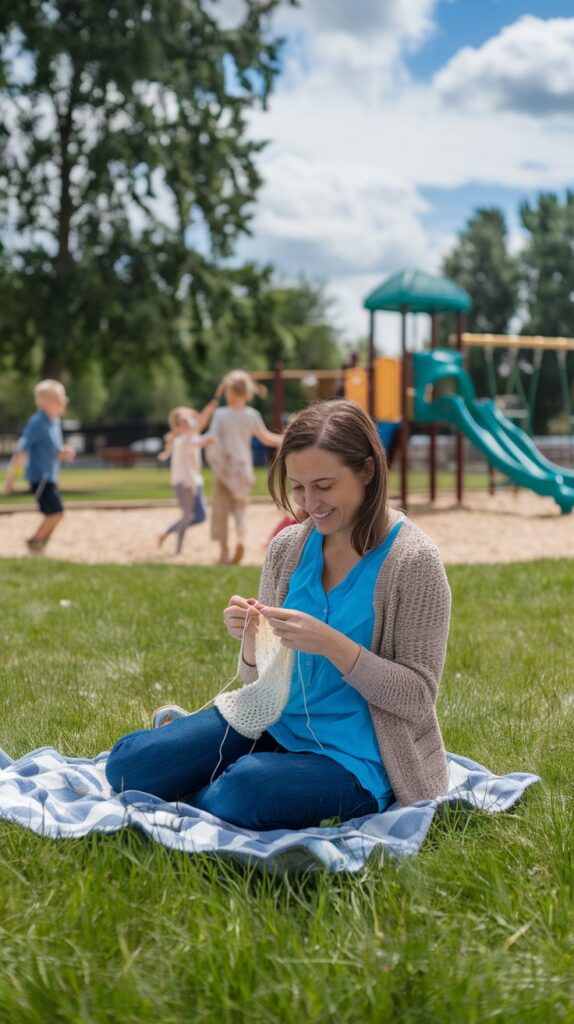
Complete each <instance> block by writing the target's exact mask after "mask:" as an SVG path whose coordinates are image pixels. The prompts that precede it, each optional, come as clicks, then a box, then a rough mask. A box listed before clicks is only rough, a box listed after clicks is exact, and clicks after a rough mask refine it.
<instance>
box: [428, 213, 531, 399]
mask: <svg viewBox="0 0 574 1024" xmlns="http://www.w3.org/2000/svg"><path fill="white" fill-rule="evenodd" d="M506 235H507V231H506V223H505V219H504V215H503V213H502V211H501V210H498V209H496V208H495V207H492V208H485V209H478V210H476V212H475V213H474V215H473V216H472V217H471V218H470V220H469V221H468V223H467V224H466V227H465V228H464V229H463V230H462V231H461V232H460V233H459V236H458V241H457V243H456V245H455V247H454V249H453V250H452V252H450V253H449V255H448V256H447V257H446V258H445V260H444V262H443V273H444V274H446V275H447V277H450V278H452V280H453V281H456V282H457V284H459V285H460V286H461V287H462V288H464V289H465V290H466V291H467V292H468V293H469V295H470V296H471V298H472V309H471V310H470V311H469V313H468V314H467V321H466V326H467V330H469V331H473V332H476V333H478V334H485V333H490V334H504V333H505V332H506V331H507V329H508V324H509V321H510V320H511V318H512V316H513V315H514V313H515V312H516V307H517V300H518V285H519V275H518V264H517V261H516V259H515V258H514V257H512V256H511V255H510V253H509V252H508V249H507V241H506ZM469 369H470V372H471V375H472V377H473V379H474V382H475V385H476V387H477V390H478V391H479V393H482V394H484V393H485V391H486V390H487V381H486V367H485V364H484V354H483V352H482V350H480V349H470V350H469Z"/></svg>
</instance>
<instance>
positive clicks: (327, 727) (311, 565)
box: [268, 521, 402, 810]
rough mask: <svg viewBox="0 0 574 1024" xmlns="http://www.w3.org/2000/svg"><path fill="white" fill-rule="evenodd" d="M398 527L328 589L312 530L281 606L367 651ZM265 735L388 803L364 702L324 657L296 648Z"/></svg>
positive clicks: (386, 780) (318, 536)
mask: <svg viewBox="0 0 574 1024" xmlns="http://www.w3.org/2000/svg"><path fill="white" fill-rule="evenodd" d="M401 526H402V521H399V522H398V523H396V524H395V526H394V527H393V528H392V530H391V531H390V532H389V534H388V535H387V536H386V537H385V539H384V540H383V542H382V543H381V544H379V546H378V547H376V548H374V549H373V550H372V551H369V553H368V554H367V555H365V556H364V558H362V559H361V561H360V562H358V563H357V565H355V566H353V568H352V569H351V571H350V572H349V573H347V575H346V576H345V578H344V579H343V580H341V582H340V583H338V584H337V586H336V587H333V589H332V590H330V591H329V592H328V593H325V590H324V588H323V584H322V582H321V580H322V576H323V537H322V536H321V534H320V533H318V531H317V530H312V531H311V533H310V534H309V538H308V540H307V543H306V544H305V547H304V549H303V552H302V555H301V559H300V561H299V565H298V566H297V568H296V569H295V572H294V573H293V575H292V576H291V580H290V583H289V590H288V592H287V597H286V598H285V601H284V602H283V607H284V608H296V609H298V610H299V611H302V612H307V613H308V614H309V615H313V616H315V618H317V619H320V620H321V621H322V622H327V623H328V624H329V625H330V626H333V628H334V629H338V630H339V631H340V632H341V633H344V634H345V636H347V637H349V639H351V640H354V641H355V642H356V643H358V644H361V645H362V646H363V647H366V648H367V650H369V649H370V647H371V640H372V636H373V628H374V619H375V610H374V606H373V597H374V590H375V584H376V581H377V576H378V574H379V571H380V568H381V566H382V564H383V562H384V560H385V558H386V556H387V555H388V553H389V551H390V549H391V547H392V544H393V541H394V540H395V537H396V536H397V534H398V532H399V530H400V528H401ZM268 732H270V733H271V735H272V736H273V737H274V738H275V739H276V740H277V741H278V742H279V743H281V744H282V746H284V747H285V748H286V749H287V750H290V751H293V752H295V751H312V752H313V753H315V754H324V755H325V756H326V757H331V758H333V760H334V761H338V762H339V764H342V765H343V767H344V768H346V769H347V770H348V771H350V772H351V773H352V774H353V775H354V776H355V778H356V779H358V781H359V782H360V784H361V786H362V787H363V788H364V789H366V790H367V791H368V792H369V793H371V794H372V795H373V796H374V798H375V799H376V800H377V802H378V805H379V810H384V808H385V807H386V806H387V804H388V803H389V800H390V799H391V797H392V789H391V785H390V782H389V778H388V775H387V773H386V770H385V767H384V764H383V761H382V758H381V753H380V750H379V745H378V743H377V737H376V733H375V728H374V725H373V721H372V718H371V714H370V711H369V705H368V703H367V701H366V700H365V698H364V697H363V696H361V694H360V693H359V692H358V691H357V690H355V689H354V688H353V687H352V686H351V685H350V683H346V682H345V681H344V679H343V677H342V675H341V673H340V672H339V670H338V669H337V668H335V666H334V665H333V664H332V662H330V661H329V660H328V658H324V657H322V656H321V655H318V654H305V653H303V652H302V651H300V652H295V665H294V669H293V676H292V680H291V693H290V695H289V700H288V701H287V704H286V705H285V708H284V709H283V713H282V715H281V718H280V719H279V721H278V722H276V723H275V725H273V726H271V727H270V728H269V730H268Z"/></svg>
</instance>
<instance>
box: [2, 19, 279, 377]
mask: <svg viewBox="0 0 574 1024" xmlns="http://www.w3.org/2000/svg"><path fill="white" fill-rule="evenodd" d="M279 2H280V0H267V2H265V3H261V2H258V0H244V5H243V17H242V20H241V22H240V23H239V24H238V25H237V27H235V28H225V29H224V28H222V27H221V25H220V24H219V23H218V21H217V17H216V13H213V12H214V11H215V12H216V7H214V6H213V5H208V4H207V3H206V2H204V0H113V2H112V3H109V4H108V3H101V2H100V0H10V3H8V2H7V0H2V2H0V114H1V117H0V121H1V124H2V127H1V129H0V215H1V218H2V224H3V228H2V231H1V232H0V239H1V242H2V247H3V249H2V252H1V253H0V257H1V259H0V305H1V307H2V310H1V312H0V346H2V347H3V348H4V350H6V349H9V350H10V352H11V353H12V354H13V356H14V359H15V361H16V364H17V365H18V366H20V367H22V368H26V367H27V366H29V365H30V360H31V353H32V352H33V351H34V350H37V349H38V348H40V349H41V352H42V364H43V372H44V373H46V374H51V375H55V374H57V373H59V372H61V370H62V369H64V368H66V369H67V370H69V371H71V372H74V371H77V370H79V369H80V368H81V367H82V366H84V365H85V363H86V361H88V360H90V359H93V358H94V357H96V358H97V359H99V360H100V361H101V363H102V364H103V365H104V366H105V367H106V368H107V369H108V371H110V372H111V371H113V370H115V369H117V368H118V367H120V366H122V365H124V364H125V362H126V361H129V362H133V363H138V362H140V363H146V362H149V361H150V360H153V358H155V357H156V356H158V355H160V354H161V353H162V352H165V351H166V350H171V351H172V352H173V353H175V354H176V355H177V356H179V357H181V359H182V361H183V362H184V364H185V366H186V368H187V372H188V374H192V373H193V367H194V363H195V362H196V361H197V360H199V361H201V359H202V358H203V356H204V349H202V338H203V336H204V333H205V330H206V328H209V327H210V326H212V325H213V323H214V322H216V321H217V319H218V317H219V316H220V315H221V313H222V310H223V309H225V308H227V306H228V304H229V303H230V302H232V301H233V299H234V297H235V296H237V295H238V294H239V296H240V298H244V297H245V296H248V295H253V294H254V293H256V291H257V289H258V287H259V285H260V282H261V275H260V272H259V271H258V270H257V269H256V268H255V267H253V266H241V267H235V268H229V266H228V267H227V269H225V268H224V267H223V266H222V261H225V260H226V259H227V258H228V257H229V256H230V255H231V254H232V253H233V249H234V245H235V243H236V241H237V239H238V237H239V236H240V235H241V234H242V233H245V232H247V231H248V228H249V218H250V214H251V211H252V206H253V201H254V198H255V196H256V193H257V189H258V186H259V184H260V179H259V174H258V171H257V168H256V163H255V157H256V154H257V152H258V151H259V149H260V148H261V142H259V141H256V140H253V139H252V138H251V137H250V136H249V134H248V131H247V124H246V115H247V112H248V110H249V109H250V108H251V107H252V106H253V105H256V104H263V105H264V104H265V102H266V99H267V97H268V95H269V91H270V89H271V87H272V84H273V79H274V77H275V75H276V73H277V71H278V68H279V46H280V43H279V41H278V40H276V39H274V38H272V37H271V36H270V34H269V22H268V18H269V14H270V13H271V12H272V10H273V9H274V8H275V7H276V6H277V4H278V3H279ZM286 2H290V0H286Z"/></svg>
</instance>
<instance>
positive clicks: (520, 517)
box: [0, 490, 574, 565]
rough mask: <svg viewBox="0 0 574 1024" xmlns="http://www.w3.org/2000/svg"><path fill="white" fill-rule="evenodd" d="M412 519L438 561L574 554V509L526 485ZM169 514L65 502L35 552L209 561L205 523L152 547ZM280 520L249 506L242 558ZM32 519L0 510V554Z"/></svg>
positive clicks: (254, 554)
mask: <svg viewBox="0 0 574 1024" xmlns="http://www.w3.org/2000/svg"><path fill="white" fill-rule="evenodd" d="M410 516H411V518H412V519H413V521H414V522H415V523H416V524H417V525H418V526H420V527H421V529H423V530H424V531H425V532H426V533H427V534H428V535H429V536H430V537H432V539H433V540H434V541H435V543H436V544H437V545H438V547H439V550H440V552H441V554H442V557H443V559H444V561H445V562H447V563H449V562H450V563H453V562H514V561H524V560H530V559H533V558H574V514H572V515H569V516H568V515H566V516H565V515H561V514H560V511H559V509H558V508H557V506H556V505H555V504H554V502H553V501H552V500H551V499H550V498H539V497H537V496H536V495H535V494H531V493H530V492H529V491H525V490H521V491H518V492H516V493H515V492H513V491H501V492H499V493H497V494H496V495H494V496H493V497H490V496H489V495H488V494H485V493H469V494H468V495H467V497H466V498H465V501H464V506H463V507H462V508H457V507H456V505H455V503H454V500H453V498H452V497H450V498H449V497H448V496H442V497H441V498H440V499H439V501H437V503H436V505H435V506H434V507H432V508H431V507H430V506H429V505H428V504H427V503H426V502H423V500H422V499H421V498H419V499H417V498H416V497H415V498H414V499H413V504H412V507H411V509H410ZM174 518H176V509H175V507H174V506H169V505H167V504H166V505H163V506H162V507H151V508H121V509H118V508H78V509H75V508H73V507H70V508H68V510H67V512H66V516H65V518H64V521H63V522H62V523H61V525H60V527H59V528H58V530H57V531H56V533H55V534H54V538H53V540H52V541H51V543H50V547H49V549H48V551H47V553H46V554H45V555H43V556H42V557H43V558H59V559H66V560H68V561H72V562H91V563H95V562H115V563H122V564H132V563H134V562H153V563H158V564H163V563H174V564H180V565H181V564H184V565H185V564H189V565H211V564H213V563H214V562H215V560H216V558H217V551H218V549H217V546H216V545H215V544H214V543H213V542H212V541H211V540H210V537H209V523H203V524H202V525H201V526H196V527H194V528H193V529H191V530H189V531H188V533H187V536H186V542H185V547H184V550H183V553H182V554H181V555H179V556H177V557H176V556H174V554H173V541H172V538H168V541H167V542H166V544H165V546H164V547H163V548H162V550H161V551H160V550H158V547H157V537H158V535H159V533H160V532H161V531H162V530H164V529H165V528H166V526H168V525H169V524H170V523H171V522H173V520H174ZM280 519H281V515H280V513H279V512H278V511H277V509H276V508H275V506H274V505H273V504H272V503H271V502H270V501H264V500H261V499H260V500H257V501H254V502H253V504H252V505H251V508H250V511H249V529H248V537H247V545H246V553H245V557H244V559H243V563H244V564H246V565H260V564H261V562H262V560H263V556H264V553H265V541H266V539H267V538H268V536H269V534H270V533H271V531H272V530H273V528H274V527H275V525H276V524H277V523H278V522H279V520H280ZM38 522H39V516H38V513H36V512H35V511H34V510H33V509H32V508H31V507H29V506H27V507H26V511H20V510H19V511H8V510H3V511H2V513H1V514H0V557H2V558H6V557H19V556H22V557H24V558H29V557H34V556H30V555H29V554H28V552H27V549H26V544H25V541H26V538H27V537H29V536H30V535H31V534H32V533H33V531H34V530H35V528H36V526H37V524H38Z"/></svg>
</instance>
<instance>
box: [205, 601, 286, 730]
mask: <svg viewBox="0 0 574 1024" xmlns="http://www.w3.org/2000/svg"><path fill="white" fill-rule="evenodd" d="M255 658H256V661H257V668H258V671H259V676H258V678H257V679H256V680H255V682H254V683H247V684H246V685H245V686H242V687H241V688H240V689H239V690H232V691H231V692H230V693H220V694H219V695H218V696H217V697H216V698H215V701H214V704H215V707H216V708H217V709H218V711H220V712H221V714H222V715H223V717H224V719H225V721H226V722H228V723H229V725H230V726H231V728H232V729H235V731H236V732H238V733H240V735H241V736H246V737H247V738H248V739H251V740H256V739H258V737H259V736H261V734H262V733H264V732H265V730H266V729H268V728H269V726H270V725H273V723H274V722H276V721H277V720H278V719H279V718H280V716H281V712H282V711H283V708H284V707H285V705H286V703H287V701H288V699H289V692H290V690H291V676H292V674H293V651H290V650H288V648H287V647H283V645H282V644H281V642H280V640H279V639H278V638H277V637H276V636H275V634H274V633H273V630H272V629H271V626H270V625H269V623H268V622H267V620H266V619H264V618H263V617H262V616H261V617H260V619H259V628H258V630H257V634H256V638H255Z"/></svg>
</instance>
